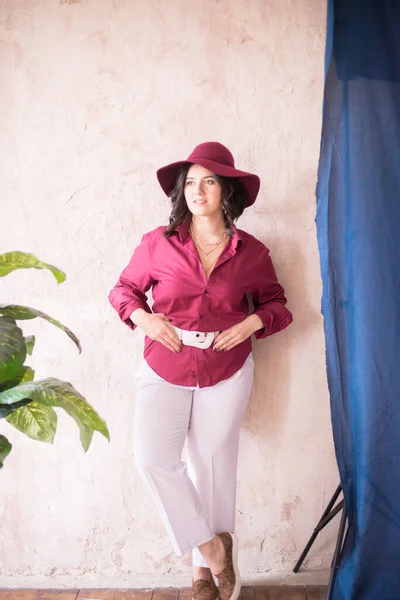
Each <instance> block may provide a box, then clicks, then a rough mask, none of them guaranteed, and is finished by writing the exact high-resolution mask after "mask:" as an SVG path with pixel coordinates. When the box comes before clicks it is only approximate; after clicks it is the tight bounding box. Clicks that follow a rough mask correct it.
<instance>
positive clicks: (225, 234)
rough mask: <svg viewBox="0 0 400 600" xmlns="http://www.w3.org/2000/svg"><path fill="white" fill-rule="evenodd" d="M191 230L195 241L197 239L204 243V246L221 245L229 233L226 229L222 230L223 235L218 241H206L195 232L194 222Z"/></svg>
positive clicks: (198, 241) (199, 242)
mask: <svg viewBox="0 0 400 600" xmlns="http://www.w3.org/2000/svg"><path fill="white" fill-rule="evenodd" d="M189 232H190V235H191V236H192V238H193V241H196V242H197V243H198V244H203V246H219V244H220V243H221V242H222V240H224V239H225V238H226V236H227V235H228V232H227V230H226V229H225V230H224V231H223V232H222V234H221V237H220V238H219V240H218V241H217V242H206V241H205V240H201V239H200V238H198V237H197V236H196V234H195V232H194V231H193V227H192V224H190V227H189Z"/></svg>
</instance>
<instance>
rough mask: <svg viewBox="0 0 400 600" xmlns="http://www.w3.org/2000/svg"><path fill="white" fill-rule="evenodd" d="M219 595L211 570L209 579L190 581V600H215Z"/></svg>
mask: <svg viewBox="0 0 400 600" xmlns="http://www.w3.org/2000/svg"><path fill="white" fill-rule="evenodd" d="M218 595H219V592H218V588H217V586H216V585H215V581H214V579H213V576H212V573H211V570H210V579H198V580H197V581H192V600H217V598H218Z"/></svg>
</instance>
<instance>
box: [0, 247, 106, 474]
mask: <svg viewBox="0 0 400 600" xmlns="http://www.w3.org/2000/svg"><path fill="white" fill-rule="evenodd" d="M30 268H34V269H47V270H49V271H50V272H51V273H52V274H53V275H54V277H55V278H56V281H57V283H62V282H63V281H65V278H66V277H65V274H64V273H63V272H62V271H60V270H59V269H57V268H56V267H54V266H52V265H49V264H48V263H44V262H42V261H41V260H39V259H38V258H37V257H36V256H34V255H33V254H26V253H24V252H19V251H16V252H7V253H6V254H1V255H0V277H5V276H6V275H8V274H9V273H11V272H12V271H15V270H16V269H30ZM37 317H39V318H41V319H45V320H46V321H48V322H49V323H51V324H52V325H55V326H56V327H58V328H59V329H62V330H63V331H64V332H65V333H66V334H67V335H68V336H69V337H70V338H71V340H72V341H73V342H74V343H75V345H76V346H77V348H78V350H79V352H80V351H81V347H80V343H79V340H78V338H77V337H76V336H75V335H74V334H73V333H72V331H70V330H69V329H68V328H67V327H65V326H64V325H62V323H60V322H59V321H56V320H55V319H53V318H52V317H50V316H49V315H46V314H45V313H43V312H41V311H39V310H36V309H34V308H30V307H28V306H20V305H16V304H0V419H6V420H7V421H8V423H10V424H11V425H13V426H14V427H15V428H16V429H18V430H19V431H21V432H22V433H25V434H26V435H27V436H29V437H30V438H32V439H34V440H38V441H41V442H48V443H53V441H54V436H55V433H56V430H57V413H56V411H55V410H54V409H55V408H62V409H64V410H65V412H66V413H68V415H70V417H72V418H73V419H74V421H75V422H76V424H77V425H78V428H79V431H80V440H81V444H82V446H83V449H84V450H85V452H86V451H87V450H88V448H89V446H90V444H91V441H92V438H93V434H94V432H95V431H98V432H99V433H101V434H102V435H104V436H105V437H106V438H107V439H108V440H109V439H110V434H109V432H108V429H107V425H106V423H105V421H104V420H103V419H102V418H101V417H100V416H99V415H98V413H97V412H96V411H95V410H94V408H93V407H92V406H91V405H90V404H89V403H88V402H87V401H86V400H85V398H84V397H83V396H82V395H81V394H80V393H79V392H78V391H77V390H76V389H75V388H74V387H73V386H72V385H71V384H70V383H68V382H66V381H60V380H59V379H55V378H54V377H47V378H46V379H40V380H35V379H34V377H35V373H34V371H33V369H32V368H31V367H29V366H28V365H26V364H25V361H26V359H27V356H28V355H32V352H33V348H34V345H35V338H34V336H26V337H25V336H24V334H23V332H22V330H21V328H20V327H19V325H18V324H17V321H25V320H29V319H35V318H37ZM11 448H12V446H11V444H10V442H9V441H8V440H7V438H6V437H5V436H4V435H1V434H0V468H2V467H3V462H4V459H5V458H6V457H7V456H8V454H9V453H10V452H11Z"/></svg>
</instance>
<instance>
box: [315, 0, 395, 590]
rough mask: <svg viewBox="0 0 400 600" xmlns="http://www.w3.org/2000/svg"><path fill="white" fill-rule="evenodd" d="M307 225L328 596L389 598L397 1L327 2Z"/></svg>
mask: <svg viewBox="0 0 400 600" xmlns="http://www.w3.org/2000/svg"><path fill="white" fill-rule="evenodd" d="M317 234H318V244H319V251H320V262H321V273H322V279H323V298H322V311H323V315H324V327H325V338H326V355H327V371H328V383H329V391H330V398H331V415H332V425H333V433H334V441H335V450H336V457H337V461H338V465H339V470H340V478H341V483H342V487H343V490H344V496H345V503H346V507H347V510H348V515H349V532H348V535H347V538H346V542H345V546H344V552H343V557H342V562H341V566H340V568H339V571H338V575H337V578H336V583H335V587H334V594H333V598H334V600H399V599H400V0H336V1H333V0H330V1H329V6H328V37H327V45H326V81H325V97H324V114H323V130H322V140H321V156H320V164H319V175H318V186H317Z"/></svg>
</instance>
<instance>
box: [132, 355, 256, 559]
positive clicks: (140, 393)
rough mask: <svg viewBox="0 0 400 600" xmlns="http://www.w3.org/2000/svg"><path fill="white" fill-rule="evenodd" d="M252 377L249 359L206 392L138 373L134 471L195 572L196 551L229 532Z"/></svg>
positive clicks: (145, 369) (150, 373) (142, 371)
mask: <svg viewBox="0 0 400 600" xmlns="http://www.w3.org/2000/svg"><path fill="white" fill-rule="evenodd" d="M253 372H254V362H253V357H252V355H251V354H250V356H249V357H248V358H247V360H246V362H245V364H244V365H243V367H242V368H241V369H240V370H239V371H237V373H235V375H233V376H232V377H230V378H229V379H226V380H225V381H222V382H220V383H218V384H216V385H214V386H211V387H206V388H199V387H186V386H180V385H173V384H171V383H168V382H167V381H165V380H164V379H162V378H161V377H159V376H158V375H157V374H156V373H155V372H154V371H153V370H152V369H151V368H150V367H149V365H148V364H147V363H146V362H144V363H143V365H142V367H141V369H140V371H139V374H138V379H137V396H136V409H135V431H134V457H135V465H136V468H137V469H138V471H139V473H140V475H141V477H142V478H143V480H144V481H145V482H146V483H147V485H148V487H149V488H150V491H151V492H152V495H153V496H154V498H155V501H156V503H157V505H158V509H159V512H160V514H161V517H162V519H163V521H164V524H165V527H166V529H167V532H168V534H169V536H170V538H171V541H172V543H173V546H174V550H175V552H176V554H178V555H183V554H186V553H187V552H189V551H191V550H192V551H193V564H194V565H196V566H200V567H204V566H207V565H206V563H205V561H204V559H203V557H202V555H201V554H200V552H199V550H198V546H200V545H201V544H204V543H205V542H208V541H209V540H211V539H213V538H214V536H215V534H216V533H221V532H223V531H231V532H233V531H234V527H235V512H236V478H237V462H238V449H239V434H240V427H241V423H242V419H243V415H244V412H245V409H246V406H247V404H248V401H249V398H250V393H251V388H252V383H253ZM185 441H187V458H188V464H187V465H186V463H185V462H183V461H182V451H183V447H184V444H185ZM187 467H188V469H187Z"/></svg>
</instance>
